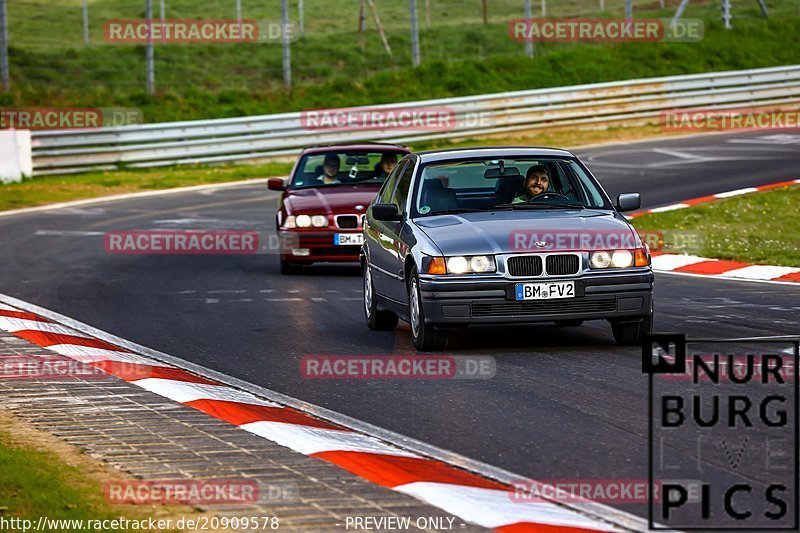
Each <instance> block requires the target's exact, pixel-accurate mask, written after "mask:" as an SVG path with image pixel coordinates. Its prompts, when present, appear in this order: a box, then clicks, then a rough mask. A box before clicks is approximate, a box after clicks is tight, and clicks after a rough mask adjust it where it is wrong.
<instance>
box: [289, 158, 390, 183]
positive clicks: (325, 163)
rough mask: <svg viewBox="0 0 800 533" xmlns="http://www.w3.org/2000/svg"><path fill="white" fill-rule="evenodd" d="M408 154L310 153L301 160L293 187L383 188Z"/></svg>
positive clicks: (293, 180)
mask: <svg viewBox="0 0 800 533" xmlns="http://www.w3.org/2000/svg"><path fill="white" fill-rule="evenodd" d="M404 155H405V153H404V152H398V151H396V150H386V151H377V150H332V151H329V152H314V153H312V154H307V155H305V156H303V157H302V159H300V164H299V165H298V166H297V170H296V171H295V174H294V177H293V179H292V184H291V186H290V188H292V189H307V188H310V187H335V186H337V185H351V184H365V185H380V184H381V183H383V182H384V181H385V180H386V177H387V176H388V175H389V173H390V172H391V171H392V169H393V168H394V167H395V165H396V164H397V161H399V160H400V158H402V157H403V156H404Z"/></svg>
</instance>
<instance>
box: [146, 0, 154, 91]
mask: <svg viewBox="0 0 800 533" xmlns="http://www.w3.org/2000/svg"><path fill="white" fill-rule="evenodd" d="M144 18H146V19H147V24H148V25H149V26H150V31H149V32H148V35H147V45H146V48H145V55H146V57H147V94H155V92H156V69H155V65H154V63H155V58H154V56H153V0H146V2H145V15H144Z"/></svg>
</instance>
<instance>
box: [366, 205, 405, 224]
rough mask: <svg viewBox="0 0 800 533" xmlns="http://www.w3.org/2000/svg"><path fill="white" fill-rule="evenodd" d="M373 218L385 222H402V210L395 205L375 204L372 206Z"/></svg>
mask: <svg viewBox="0 0 800 533" xmlns="http://www.w3.org/2000/svg"><path fill="white" fill-rule="evenodd" d="M372 217H373V218H374V219H375V220H381V221H383V222H395V221H397V220H401V219H402V217H401V216H400V210H399V209H398V208H397V206H396V205H394V204H375V205H373V206H372Z"/></svg>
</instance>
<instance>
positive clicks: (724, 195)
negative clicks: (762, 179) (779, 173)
mask: <svg viewBox="0 0 800 533" xmlns="http://www.w3.org/2000/svg"><path fill="white" fill-rule="evenodd" d="M757 191H758V189H756V188H755V187H747V188H744V189H736V190H735V191H728V192H719V193H717V194H715V195H714V196H715V197H716V198H730V197H731V196H739V195H740V194H749V193H751V192H757Z"/></svg>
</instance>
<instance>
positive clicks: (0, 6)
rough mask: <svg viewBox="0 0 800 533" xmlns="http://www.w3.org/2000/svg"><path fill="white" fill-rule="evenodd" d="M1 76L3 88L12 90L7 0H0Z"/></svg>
mask: <svg viewBox="0 0 800 533" xmlns="http://www.w3.org/2000/svg"><path fill="white" fill-rule="evenodd" d="M0 76H2V78H3V88H4V89H5V90H6V91H10V90H11V77H10V76H9V73H8V11H7V10H6V0H0Z"/></svg>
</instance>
